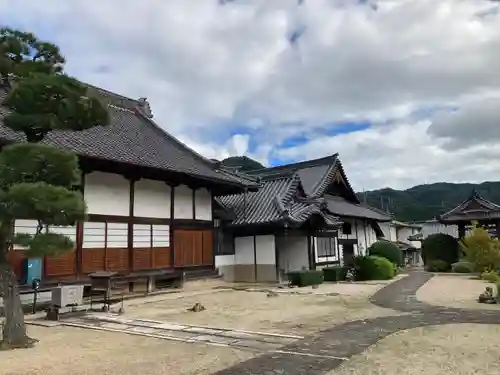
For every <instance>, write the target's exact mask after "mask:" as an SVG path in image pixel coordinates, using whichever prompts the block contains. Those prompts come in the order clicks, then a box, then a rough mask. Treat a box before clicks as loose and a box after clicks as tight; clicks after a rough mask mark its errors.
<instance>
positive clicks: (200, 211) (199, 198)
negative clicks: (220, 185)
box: [194, 189, 212, 220]
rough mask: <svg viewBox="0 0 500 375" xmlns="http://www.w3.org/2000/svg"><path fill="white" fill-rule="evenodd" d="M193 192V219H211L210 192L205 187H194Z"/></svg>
mask: <svg viewBox="0 0 500 375" xmlns="http://www.w3.org/2000/svg"><path fill="white" fill-rule="evenodd" d="M194 194H195V197H194V202H195V215H196V217H195V219H197V220H212V194H211V193H210V192H209V191H208V190H207V189H196V190H195V192H194Z"/></svg>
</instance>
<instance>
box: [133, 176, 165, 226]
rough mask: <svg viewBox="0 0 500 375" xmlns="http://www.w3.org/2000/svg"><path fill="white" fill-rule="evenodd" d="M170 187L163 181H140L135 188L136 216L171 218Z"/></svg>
mask: <svg viewBox="0 0 500 375" xmlns="http://www.w3.org/2000/svg"><path fill="white" fill-rule="evenodd" d="M170 200H171V197H170V186H168V185H167V184H166V183H165V182H163V181H154V180H147V179H143V180H139V181H136V182H135V186H134V216H139V217H154V218H170Z"/></svg>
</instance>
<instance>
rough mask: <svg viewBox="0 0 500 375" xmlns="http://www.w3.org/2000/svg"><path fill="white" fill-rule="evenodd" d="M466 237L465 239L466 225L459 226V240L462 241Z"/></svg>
mask: <svg viewBox="0 0 500 375" xmlns="http://www.w3.org/2000/svg"><path fill="white" fill-rule="evenodd" d="M464 237H465V224H464V223H460V224H458V239H459V240H461V239H462V238H464Z"/></svg>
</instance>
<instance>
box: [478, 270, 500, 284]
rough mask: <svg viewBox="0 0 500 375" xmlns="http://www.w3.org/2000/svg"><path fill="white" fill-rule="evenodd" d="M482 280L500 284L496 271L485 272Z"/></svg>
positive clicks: (499, 277)
mask: <svg viewBox="0 0 500 375" xmlns="http://www.w3.org/2000/svg"><path fill="white" fill-rule="evenodd" d="M481 280H484V281H488V282H490V283H498V282H500V276H498V274H497V273H496V272H495V271H485V272H483V273H482V274H481Z"/></svg>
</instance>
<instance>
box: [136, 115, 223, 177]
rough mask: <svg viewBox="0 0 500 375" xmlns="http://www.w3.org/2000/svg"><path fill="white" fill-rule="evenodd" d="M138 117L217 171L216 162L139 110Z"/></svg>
mask: <svg viewBox="0 0 500 375" xmlns="http://www.w3.org/2000/svg"><path fill="white" fill-rule="evenodd" d="M135 114H136V116H139V117H140V118H141V120H142V121H143V122H147V123H148V124H150V125H152V126H153V127H154V128H155V129H156V130H157V131H159V132H160V133H161V134H162V135H163V136H164V137H165V138H168V139H169V140H171V141H173V142H174V143H176V144H177V146H180V147H181V148H183V149H184V150H186V151H188V152H189V153H191V154H192V155H193V156H195V157H196V158H198V159H199V160H200V161H202V162H204V163H206V165H207V166H209V167H211V168H213V169H215V166H216V165H217V163H216V162H214V161H212V160H210V159H208V158H206V157H205V156H203V155H201V154H200V153H198V152H196V151H195V150H193V149H192V148H191V147H189V146H188V145H186V144H185V143H184V142H181V141H180V140H179V139H177V138H176V137H174V136H173V135H172V134H170V133H169V132H167V131H166V130H165V129H163V128H162V127H161V126H160V125H158V124H157V123H156V121H154V120H153V119H151V118H149V117H147V116H146V115H145V114H144V113H143V112H142V111H140V110H139V109H136V111H135Z"/></svg>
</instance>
